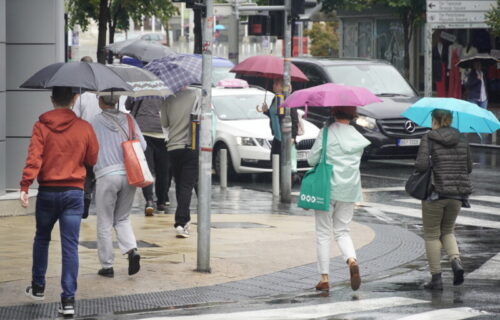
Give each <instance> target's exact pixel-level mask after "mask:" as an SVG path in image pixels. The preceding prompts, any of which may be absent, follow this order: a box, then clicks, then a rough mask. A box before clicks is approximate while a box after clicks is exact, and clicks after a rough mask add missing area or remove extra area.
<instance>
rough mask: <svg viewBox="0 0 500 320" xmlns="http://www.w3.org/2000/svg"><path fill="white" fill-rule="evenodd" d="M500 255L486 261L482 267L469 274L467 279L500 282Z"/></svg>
mask: <svg viewBox="0 0 500 320" xmlns="http://www.w3.org/2000/svg"><path fill="white" fill-rule="evenodd" d="M498 270H500V253H499V254H497V255H496V256H494V257H493V258H491V259H490V260H488V261H486V263H484V264H483V265H482V266H481V267H479V268H478V269H476V270H474V271H473V272H471V273H469V274H467V276H466V278H467V279H484V280H500V272H498Z"/></svg>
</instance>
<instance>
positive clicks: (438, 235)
mask: <svg viewBox="0 0 500 320" xmlns="http://www.w3.org/2000/svg"><path fill="white" fill-rule="evenodd" d="M461 206H462V202H461V201H459V200H453V199H442V200H434V201H422V222H423V225H424V240H425V251H426V253H427V261H428V262H429V269H430V271H431V273H432V274H435V273H440V272H441V247H443V248H444V249H445V250H446V253H447V254H448V258H449V259H450V261H451V260H452V259H454V258H458V257H459V256H460V252H459V251H458V246H457V239H456V238H455V234H454V229H455V221H456V220H457V216H458V213H459V212H460V208H461Z"/></svg>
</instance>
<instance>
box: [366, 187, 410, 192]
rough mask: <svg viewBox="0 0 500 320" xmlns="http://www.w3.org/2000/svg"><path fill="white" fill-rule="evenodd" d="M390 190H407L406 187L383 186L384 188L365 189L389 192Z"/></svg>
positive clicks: (367, 189) (367, 190)
mask: <svg viewBox="0 0 500 320" xmlns="http://www.w3.org/2000/svg"><path fill="white" fill-rule="evenodd" d="M388 191H405V187H382V188H366V189H363V192H388Z"/></svg>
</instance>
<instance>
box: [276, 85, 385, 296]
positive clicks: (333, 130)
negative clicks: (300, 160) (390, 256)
mask: <svg viewBox="0 0 500 320" xmlns="http://www.w3.org/2000/svg"><path fill="white" fill-rule="evenodd" d="M380 101H381V100H380V99H379V98H377V97H376V96H375V95H373V94H372V93H371V92H370V91H369V90H367V89H365V88H358V87H351V86H344V85H337V84H333V83H327V84H324V85H321V86H316V87H312V88H308V89H304V90H299V91H296V92H294V93H293V94H292V95H290V97H288V99H287V100H286V101H285V106H287V107H299V106H305V107H306V108H307V107H309V106H314V107H331V108H332V109H331V119H330V121H329V122H328V123H327V124H326V125H325V127H324V128H323V129H322V130H321V131H320V133H319V134H318V138H317V139H316V141H315V142H314V145H313V147H312V149H311V152H310V154H309V156H308V159H307V161H308V162H309V164H310V165H311V166H315V165H316V164H318V163H319V161H320V157H321V154H322V148H323V141H322V139H323V131H324V130H327V131H328V133H327V135H326V139H327V141H326V144H325V145H326V162H327V163H329V164H331V165H333V169H332V171H333V172H332V176H331V179H330V187H331V193H330V199H331V200H330V204H331V208H333V210H330V211H320V210H315V221H316V247H317V256H318V271H319V273H320V275H321V278H320V281H319V282H318V284H317V285H316V290H321V291H328V290H329V289H330V279H329V272H330V266H329V262H330V244H331V240H332V239H331V236H332V233H333V235H334V237H335V241H336V242H337V245H338V247H339V249H340V251H341V253H342V256H343V259H344V261H345V262H346V263H347V265H348V267H349V273H350V279H351V288H352V289H353V290H357V289H358V288H359V286H360V285H361V276H360V272H359V265H358V261H357V257H356V251H355V249H354V245H353V243H352V240H351V236H350V234H349V224H350V223H351V220H352V217H353V214H354V204H355V203H356V202H360V201H362V194H361V174H360V171H359V165H360V162H361V156H362V155H363V150H364V148H365V147H366V146H368V145H369V144H370V141H368V140H367V139H366V138H365V137H363V135H361V134H360V133H359V132H358V131H357V130H356V129H355V128H354V127H353V126H352V125H351V123H352V122H353V121H354V120H355V118H356V116H357V113H356V107H358V106H359V107H361V106H364V105H367V104H370V103H374V102H380Z"/></svg>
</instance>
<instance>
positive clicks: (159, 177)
mask: <svg viewBox="0 0 500 320" xmlns="http://www.w3.org/2000/svg"><path fill="white" fill-rule="evenodd" d="M144 139H145V140H146V143H147V145H148V146H147V148H146V151H145V152H144V154H145V156H146V161H147V162H148V166H149V170H151V172H153V173H154V175H155V184H154V189H155V194H156V204H165V202H166V201H168V200H169V199H168V190H169V189H170V184H171V180H172V175H171V172H170V165H169V159H168V152H167V147H166V145H165V140H163V139H160V138H153V137H148V136H144ZM142 194H143V195H144V199H146V201H153V185H152V184H151V185H149V186H147V187H144V188H142Z"/></svg>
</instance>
